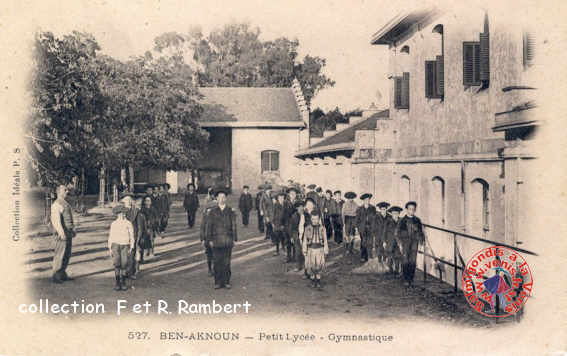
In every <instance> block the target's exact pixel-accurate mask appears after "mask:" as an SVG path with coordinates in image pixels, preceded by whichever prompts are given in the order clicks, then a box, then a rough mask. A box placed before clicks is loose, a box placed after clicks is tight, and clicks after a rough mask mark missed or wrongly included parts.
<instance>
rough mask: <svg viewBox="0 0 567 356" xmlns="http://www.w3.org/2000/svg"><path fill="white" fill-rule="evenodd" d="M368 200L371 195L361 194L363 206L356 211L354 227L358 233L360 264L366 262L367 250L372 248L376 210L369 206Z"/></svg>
mask: <svg viewBox="0 0 567 356" xmlns="http://www.w3.org/2000/svg"><path fill="white" fill-rule="evenodd" d="M370 198H372V194H370V193H365V194H362V195H361V196H360V199H361V200H362V202H363V204H362V206H360V207H359V208H358V209H357V211H356V227H357V229H358V232H359V233H360V262H367V261H368V248H372V246H371V244H372V236H373V233H374V221H375V220H376V208H375V207H374V205H370Z"/></svg>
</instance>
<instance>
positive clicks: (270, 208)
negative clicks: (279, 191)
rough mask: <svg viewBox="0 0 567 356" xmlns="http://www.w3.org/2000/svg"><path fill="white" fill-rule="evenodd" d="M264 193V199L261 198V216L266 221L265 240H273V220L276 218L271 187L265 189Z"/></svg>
mask: <svg viewBox="0 0 567 356" xmlns="http://www.w3.org/2000/svg"><path fill="white" fill-rule="evenodd" d="M264 188H265V189H264V193H263V194H262V198H260V215H261V216H262V217H263V219H264V224H265V225H266V237H265V238H264V240H269V239H271V238H272V232H273V231H272V220H273V216H274V203H273V202H272V197H271V196H270V189H271V188H272V187H271V186H269V185H268V186H265V187H264Z"/></svg>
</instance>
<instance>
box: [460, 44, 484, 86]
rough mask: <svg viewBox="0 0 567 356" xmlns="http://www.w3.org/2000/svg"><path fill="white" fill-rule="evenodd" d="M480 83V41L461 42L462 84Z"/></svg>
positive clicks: (472, 84)
mask: <svg viewBox="0 0 567 356" xmlns="http://www.w3.org/2000/svg"><path fill="white" fill-rule="evenodd" d="M480 84H481V82H480V42H463V85H465V86H474V85H480Z"/></svg>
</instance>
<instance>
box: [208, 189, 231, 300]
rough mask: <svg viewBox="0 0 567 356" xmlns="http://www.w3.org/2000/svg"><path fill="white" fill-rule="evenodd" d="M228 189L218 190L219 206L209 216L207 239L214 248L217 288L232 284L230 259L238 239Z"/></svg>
mask: <svg viewBox="0 0 567 356" xmlns="http://www.w3.org/2000/svg"><path fill="white" fill-rule="evenodd" d="M226 195H227V193H226V191H225V190H221V189H219V190H217V191H216V197H217V204H218V206H217V207H214V208H212V209H211V211H210V212H209V214H208V217H207V228H206V229H207V239H206V241H207V242H208V243H209V245H210V246H211V248H212V249H213V261H214V262H213V264H214V272H215V289H219V288H222V287H225V288H227V289H230V288H231V285H230V277H231V274H232V273H231V270H230V259H231V255H232V247H233V246H234V242H235V241H238V235H237V232H236V214H235V213H234V211H233V210H232V208H230V207H228V206H227V205H226Z"/></svg>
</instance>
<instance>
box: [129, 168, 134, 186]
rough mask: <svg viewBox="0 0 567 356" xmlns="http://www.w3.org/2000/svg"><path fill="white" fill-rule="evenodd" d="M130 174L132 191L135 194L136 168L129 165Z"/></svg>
mask: <svg viewBox="0 0 567 356" xmlns="http://www.w3.org/2000/svg"><path fill="white" fill-rule="evenodd" d="M128 174H129V175H130V182H129V186H130V191H131V192H132V193H134V167H133V166H132V165H131V164H130V165H128Z"/></svg>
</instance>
